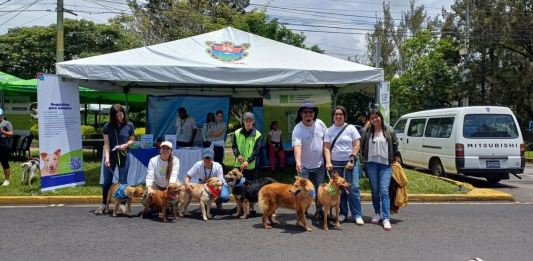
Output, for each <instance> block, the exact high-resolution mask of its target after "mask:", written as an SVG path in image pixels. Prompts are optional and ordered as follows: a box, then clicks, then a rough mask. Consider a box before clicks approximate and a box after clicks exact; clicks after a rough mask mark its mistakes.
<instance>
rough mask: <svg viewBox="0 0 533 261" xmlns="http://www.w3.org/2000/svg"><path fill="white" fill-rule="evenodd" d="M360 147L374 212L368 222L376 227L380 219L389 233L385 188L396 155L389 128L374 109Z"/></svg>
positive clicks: (395, 143) (387, 199) (387, 201)
mask: <svg viewBox="0 0 533 261" xmlns="http://www.w3.org/2000/svg"><path fill="white" fill-rule="evenodd" d="M362 147H363V158H364V160H365V162H366V175H367V176H368V178H369V179H370V186H371V192H372V205H373V206H374V213H375V214H374V216H373V217H372V223H373V224H378V223H379V221H380V220H383V228H384V229H385V230H387V231H390V230H391V229H392V227H391V223H390V199H389V185H390V180H391V175H392V171H391V164H392V161H393V160H394V155H396V153H397V152H398V140H397V139H396V134H395V133H394V131H393V129H392V127H390V126H386V125H385V123H384V121H383V115H382V114H381V112H379V111H378V110H372V111H371V112H370V128H368V129H367V130H366V132H365V135H364V138H363V144H362Z"/></svg>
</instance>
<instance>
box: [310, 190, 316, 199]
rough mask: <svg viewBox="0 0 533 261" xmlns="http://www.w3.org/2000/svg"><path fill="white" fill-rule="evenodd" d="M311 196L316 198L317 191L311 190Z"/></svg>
mask: <svg viewBox="0 0 533 261" xmlns="http://www.w3.org/2000/svg"><path fill="white" fill-rule="evenodd" d="M309 196H310V197H312V198H315V196H316V193H315V190H314V189H313V190H311V191H309Z"/></svg>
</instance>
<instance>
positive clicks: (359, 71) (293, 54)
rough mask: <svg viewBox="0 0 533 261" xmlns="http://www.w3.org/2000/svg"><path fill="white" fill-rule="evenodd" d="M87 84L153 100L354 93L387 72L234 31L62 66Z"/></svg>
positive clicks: (68, 75)
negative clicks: (296, 92)
mask: <svg viewBox="0 0 533 261" xmlns="http://www.w3.org/2000/svg"><path fill="white" fill-rule="evenodd" d="M56 71H57V74H58V75H60V76H63V78H65V79H72V80H75V81H78V82H79V83H80V84H81V85H83V86H86V87H89V88H94V89H99V90H105V91H124V92H126V93H128V92H129V93H145V94H147V93H149V94H154V95H166V94H185V95H206V94H207V95H213V94H217V95H232V96H241V97H242V96H245V97H260V96H261V95H262V94H263V92H264V91H276V90H288V89H297V88H306V89H307V88H322V89H323V88H324V87H325V86H326V87H328V88H329V87H331V88H332V89H333V88H338V89H339V91H342V90H343V89H345V90H347V89H351V88H350V87H352V88H353V86H354V85H351V84H354V83H357V84H360V83H367V84H371V85H372V84H374V83H377V82H379V81H382V80H383V70H382V69H379V68H373V67H369V66H365V65H361V64H357V63H353V62H349V61H346V60H342V59H338V58H335V57H331V56H328V55H324V54H319V53H316V52H312V51H309V50H305V49H302V48H298V47H294V46H291V45H288V44H284V43H281V42H277V41H274V40H270V39H268V38H264V37H260V36H257V35H254V34H251V33H248V32H244V31H241V30H237V29H235V28H232V27H226V28H224V29H221V30H218V31H214V32H210V33H206V34H202V35H197V36H193V37H189V38H185V39H181V40H176V41H172V42H167V43H162V44H157V45H152V46H147V47H142V48H137V49H132V50H127V51H122V52H116V53H110V54H105V55H99V56H94V57H89V58H84V59H78V60H72V61H66V62H61V63H57V64H56Z"/></svg>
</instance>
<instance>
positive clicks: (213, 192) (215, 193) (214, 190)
mask: <svg viewBox="0 0 533 261" xmlns="http://www.w3.org/2000/svg"><path fill="white" fill-rule="evenodd" d="M205 186H206V187H207V190H208V191H209V192H210V193H211V195H213V197H215V199H216V198H218V196H220V191H222V190H221V189H219V188H215V187H214V186H212V185H207V184H206V185H205Z"/></svg>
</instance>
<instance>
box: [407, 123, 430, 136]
mask: <svg viewBox="0 0 533 261" xmlns="http://www.w3.org/2000/svg"><path fill="white" fill-rule="evenodd" d="M425 125H426V119H411V122H410V123H409V131H408V132H407V135H408V136H411V137H422V136H423V135H424V126H425Z"/></svg>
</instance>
